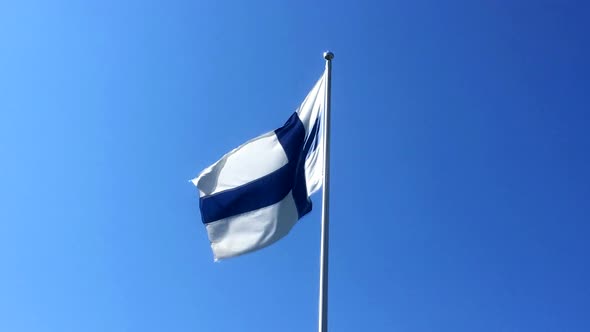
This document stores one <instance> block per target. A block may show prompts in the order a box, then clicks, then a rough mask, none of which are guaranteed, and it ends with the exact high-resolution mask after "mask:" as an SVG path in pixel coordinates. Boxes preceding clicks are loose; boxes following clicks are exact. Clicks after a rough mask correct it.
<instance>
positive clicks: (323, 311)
mask: <svg viewBox="0 0 590 332" xmlns="http://www.w3.org/2000/svg"><path fill="white" fill-rule="evenodd" d="M324 59H326V71H327V76H326V96H325V98H326V109H325V112H326V113H325V117H324V120H325V127H324V142H325V146H324V184H323V186H322V233H321V247H320V299H319V324H318V331H319V332H327V331H328V234H329V227H328V226H329V220H330V94H331V91H330V90H331V88H332V81H331V80H332V59H334V53H332V52H324Z"/></svg>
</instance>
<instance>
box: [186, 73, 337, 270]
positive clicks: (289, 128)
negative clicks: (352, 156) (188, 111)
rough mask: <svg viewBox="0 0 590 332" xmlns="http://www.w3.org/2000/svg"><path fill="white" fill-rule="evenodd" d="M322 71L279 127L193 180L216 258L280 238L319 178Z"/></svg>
mask: <svg viewBox="0 0 590 332" xmlns="http://www.w3.org/2000/svg"><path fill="white" fill-rule="evenodd" d="M325 101H326V72H324V74H323V75H322V77H321V78H320V79H319V80H318V82H317V83H316V84H315V86H314V87H313V89H312V90H311V91H310V92H309V94H308V95H307V97H306V98H305V100H304V101H303V103H302V104H301V106H300V107H299V109H297V111H296V112H295V113H293V115H291V117H289V119H288V120H287V122H286V123H285V125H283V126H282V127H280V128H278V129H276V130H274V131H271V132H269V133H266V134H264V135H261V136H258V137H256V138H254V139H252V140H250V141H248V142H246V143H244V144H243V145H241V146H239V147H237V148H235V149H234V150H232V151H230V152H229V153H227V154H226V155H224V156H223V157H222V158H221V159H219V160H218V161H217V162H216V163H214V164H213V165H211V166H209V167H207V168H206V169H205V170H203V171H202V172H201V174H199V176H197V177H196V178H195V179H193V180H192V182H193V184H194V185H195V186H196V187H197V188H198V189H199V196H200V199H199V200H200V209H201V216H202V220H203V223H204V224H205V227H206V229H207V234H208V236H209V241H210V242H211V249H212V250H213V256H214V258H215V260H216V261H217V260H220V259H225V258H230V257H234V256H239V255H242V254H245V253H248V252H252V251H255V250H258V249H261V248H264V247H266V246H269V245H271V244H272V243H274V242H276V241H277V240H279V239H281V238H282V237H284V236H285V235H287V233H289V231H290V230H291V228H292V227H293V226H294V225H295V223H296V222H297V220H299V219H300V218H301V217H303V216H304V215H306V214H307V213H308V212H309V211H311V200H310V199H309V196H310V195H311V194H313V193H314V192H316V191H318V190H319V189H320V188H321V186H322V182H323V169H324V151H323V150H324V135H323V123H324V114H325V113H324V108H325Z"/></svg>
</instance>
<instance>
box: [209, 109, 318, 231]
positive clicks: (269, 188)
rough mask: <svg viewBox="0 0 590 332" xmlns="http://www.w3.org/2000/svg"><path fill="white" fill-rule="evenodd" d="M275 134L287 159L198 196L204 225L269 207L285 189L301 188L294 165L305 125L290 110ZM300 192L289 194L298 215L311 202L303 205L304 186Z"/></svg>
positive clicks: (299, 161)
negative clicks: (248, 178) (266, 170)
mask: <svg viewBox="0 0 590 332" xmlns="http://www.w3.org/2000/svg"><path fill="white" fill-rule="evenodd" d="M275 134H276V135H277V138H278V140H279V142H280V144H281V145H282V147H283V149H284V151H285V154H286V155H287V158H288V160H289V162H288V163H287V165H285V166H283V167H281V168H280V169H278V170H276V171H274V172H272V173H270V174H267V175H265V176H263V177H261V178H259V179H256V180H254V181H252V182H249V183H247V184H245V185H242V186H240V187H237V188H233V189H230V190H226V191H223V192H220V193H217V194H214V195H211V196H206V197H203V198H201V199H200V207H201V216H202V219H203V223H205V224H207V223H210V222H213V221H216V220H220V219H224V218H228V217H232V216H235V215H239V214H242V213H246V212H250V211H254V210H258V209H260V208H263V207H266V206H270V205H272V204H275V203H278V202H280V201H281V200H282V199H283V198H285V197H286V196H287V194H289V191H291V190H294V187H295V188H300V187H301V184H299V182H301V175H300V173H301V171H300V167H298V166H299V165H300V164H301V158H302V152H303V144H304V140H305V128H304V127H303V124H302V123H301V120H300V119H299V116H298V115H297V113H294V114H293V115H292V116H291V117H290V118H289V120H288V121H287V122H286V123H285V125H284V126H283V127H281V128H279V129H277V130H275ZM303 164H305V155H303ZM295 182H297V184H295ZM303 186H304V187H303V188H304V189H305V172H303ZM300 192H301V189H298V190H297V193H296V192H295V190H294V192H293V195H294V198H295V202H296V205H297V211H298V212H300V214H299V216H300V217H301V216H302V215H303V214H304V213H303V214H301V212H302V211H303V212H304V211H306V210H307V209H311V205H310V206H309V207H307V204H306V203H307V201H308V200H309V199H308V197H307V189H305V198H304V199H302V196H301V193H300ZM298 201H299V203H298ZM300 209H301V210H300ZM305 213H307V212H305Z"/></svg>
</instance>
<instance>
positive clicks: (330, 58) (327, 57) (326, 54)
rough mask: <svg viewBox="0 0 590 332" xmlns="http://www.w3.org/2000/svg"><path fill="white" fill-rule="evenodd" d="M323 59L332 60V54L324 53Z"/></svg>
mask: <svg viewBox="0 0 590 332" xmlns="http://www.w3.org/2000/svg"><path fill="white" fill-rule="evenodd" d="M324 59H326V60H328V61H331V60H332V59H334V53H332V52H330V51H326V52H324Z"/></svg>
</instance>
